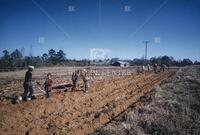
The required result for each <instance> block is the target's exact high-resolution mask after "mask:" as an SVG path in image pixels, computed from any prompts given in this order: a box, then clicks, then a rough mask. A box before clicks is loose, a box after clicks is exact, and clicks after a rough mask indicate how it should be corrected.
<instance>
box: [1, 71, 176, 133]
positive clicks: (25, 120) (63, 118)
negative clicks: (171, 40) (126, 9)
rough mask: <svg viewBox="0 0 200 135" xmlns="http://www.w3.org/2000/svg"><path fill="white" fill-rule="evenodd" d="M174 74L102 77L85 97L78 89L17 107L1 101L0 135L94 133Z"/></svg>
mask: <svg viewBox="0 0 200 135" xmlns="http://www.w3.org/2000/svg"><path fill="white" fill-rule="evenodd" d="M173 74H175V71H166V72H164V73H163V72H162V73H158V74H154V73H145V74H140V75H136V74H133V75H128V76H121V77H113V78H109V79H108V78H107V79H104V78H103V79H100V80H95V81H92V82H90V88H89V92H88V93H87V94H84V93H83V92H82V91H81V86H80V87H79V90H78V91H77V92H70V91H67V92H60V93H58V92H57V93H54V94H53V95H52V96H51V97H50V98H49V99H46V98H43V97H39V98H37V99H36V100H33V101H28V102H23V103H19V104H12V103H11V102H10V100H8V99H3V100H2V101H1V102H0V115H1V119H0V134H2V135H6V134H17V135H18V134H19V135H23V134H30V135H35V134H43V135H45V134H69V135H70V134H71V135H74V134H77V135H84V134H90V133H93V132H94V131H95V130H96V129H99V128H101V127H102V126H103V125H104V124H106V123H108V122H109V121H111V120H112V119H114V118H115V117H116V116H118V115H119V114H121V113H122V112H124V111H125V110H126V109H127V108H128V107H129V106H130V105H132V104H138V105H139V104H140V102H139V100H140V98H141V97H143V96H145V95H146V94H147V93H149V92H151V90H152V89H153V88H154V86H155V85H159V84H160V83H161V82H162V81H163V80H166V79H167V78H169V77H171V76H172V75H173ZM7 78H8V77H7ZM15 84H16V85H17V83H15ZM8 85H9V84H8ZM18 85H19V84H18ZM2 91H3V90H2Z"/></svg>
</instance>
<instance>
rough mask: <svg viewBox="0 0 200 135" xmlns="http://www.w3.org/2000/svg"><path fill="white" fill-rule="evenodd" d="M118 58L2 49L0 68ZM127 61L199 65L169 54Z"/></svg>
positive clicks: (106, 62) (83, 63) (79, 63)
mask: <svg viewBox="0 0 200 135" xmlns="http://www.w3.org/2000/svg"><path fill="white" fill-rule="evenodd" d="M119 60H120V59H119V58H112V59H106V60H99V61H95V62H94V61H91V60H88V59H82V60H75V59H67V58H66V54H65V53H64V51H63V50H59V51H55V50H54V49H50V50H49V51H48V53H44V54H43V55H42V56H23V55H22V52H21V51H19V50H18V49H16V50H14V51H13V52H11V53H10V52H9V51H7V50H4V51H3V56H2V57H1V58H0V67H1V68H5V69H6V68H7V69H8V68H26V67H27V66H28V65H34V66H36V67H44V66H55V65H57V66H58V65H59V66H62V65H63V66H64V65H66V66H91V65H94V63H100V65H102V66H109V65H111V63H113V62H115V61H119ZM123 61H126V62H129V63H130V65H131V66H138V65H143V64H144V62H145V63H149V64H155V63H157V64H161V63H163V64H166V65H169V66H186V65H193V64H195V65H200V62H198V61H195V62H194V63H193V62H192V61H191V60H190V59H183V60H179V61H177V60H175V59H174V58H173V57H169V56H159V57H152V58H150V59H148V60H146V61H145V60H144V58H136V59H133V60H123Z"/></svg>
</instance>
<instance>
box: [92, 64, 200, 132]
mask: <svg viewBox="0 0 200 135" xmlns="http://www.w3.org/2000/svg"><path fill="white" fill-rule="evenodd" d="M140 100H141V102H142V103H141V104H140V105H136V104H133V105H132V106H131V107H130V108H129V109H127V110H126V111H124V112H123V113H121V114H120V115H119V116H118V117H116V118H115V119H113V120H112V121H111V122H110V123H107V124H106V125H105V126H103V127H102V128H100V129H99V130H98V131H96V132H94V133H93V134H91V135H111V134H112V135H144V134H154V135H171V134H173V135H199V134H200V67H197V66H196V67H185V68H181V69H180V70H179V71H178V72H177V73H176V74H175V75H174V76H173V77H171V78H169V79H167V80H166V81H163V82H162V84H161V85H160V86H157V87H155V89H154V90H153V91H152V92H151V93H150V94H147V95H145V96H144V97H142V98H140Z"/></svg>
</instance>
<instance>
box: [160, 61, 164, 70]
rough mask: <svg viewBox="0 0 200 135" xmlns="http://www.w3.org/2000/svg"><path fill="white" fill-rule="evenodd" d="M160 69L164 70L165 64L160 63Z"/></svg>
mask: <svg viewBox="0 0 200 135" xmlns="http://www.w3.org/2000/svg"><path fill="white" fill-rule="evenodd" d="M160 71H163V72H164V71H165V64H163V63H162V64H161V66H160Z"/></svg>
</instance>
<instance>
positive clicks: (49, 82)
mask: <svg viewBox="0 0 200 135" xmlns="http://www.w3.org/2000/svg"><path fill="white" fill-rule="evenodd" d="M52 85H53V80H52V76H51V73H48V74H47V78H46V80H45V83H44V90H45V91H46V97H47V98H48V97H49V96H50V94H49V93H50V92H51V91H52Z"/></svg>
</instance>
